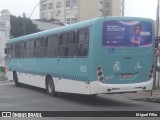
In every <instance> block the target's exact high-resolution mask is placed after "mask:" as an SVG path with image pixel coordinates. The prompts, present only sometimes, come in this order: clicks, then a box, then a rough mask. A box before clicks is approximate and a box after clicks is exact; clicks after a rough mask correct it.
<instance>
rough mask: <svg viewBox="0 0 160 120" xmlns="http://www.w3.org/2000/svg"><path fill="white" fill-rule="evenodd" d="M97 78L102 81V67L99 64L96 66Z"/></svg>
mask: <svg viewBox="0 0 160 120" xmlns="http://www.w3.org/2000/svg"><path fill="white" fill-rule="evenodd" d="M97 78H98V81H100V82H104V75H103V69H102V66H101V65H99V66H98V67H97Z"/></svg>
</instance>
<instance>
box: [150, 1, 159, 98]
mask: <svg viewBox="0 0 160 120" xmlns="http://www.w3.org/2000/svg"><path fill="white" fill-rule="evenodd" d="M156 14H157V15H156V37H158V36H159V35H158V34H159V0H158V2H157V12H156ZM157 58H158V57H157V55H154V72H153V89H155V88H156V78H157V74H156V72H157V71H156V68H157ZM151 96H152V92H151Z"/></svg>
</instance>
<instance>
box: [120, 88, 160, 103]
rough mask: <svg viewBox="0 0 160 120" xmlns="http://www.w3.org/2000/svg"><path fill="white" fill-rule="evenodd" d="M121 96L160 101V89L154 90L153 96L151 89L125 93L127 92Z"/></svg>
mask: <svg viewBox="0 0 160 120" xmlns="http://www.w3.org/2000/svg"><path fill="white" fill-rule="evenodd" d="M121 96H123V97H126V98H129V99H132V100H139V101H146V102H154V103H160V90H153V91H152V96H151V91H139V92H137V93H125V94H122V95H121Z"/></svg>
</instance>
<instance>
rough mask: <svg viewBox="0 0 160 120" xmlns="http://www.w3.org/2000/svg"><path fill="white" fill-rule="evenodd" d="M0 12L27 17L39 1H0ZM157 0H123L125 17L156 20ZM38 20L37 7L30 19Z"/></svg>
mask: <svg viewBox="0 0 160 120" xmlns="http://www.w3.org/2000/svg"><path fill="white" fill-rule="evenodd" d="M0 1H1V2H0V11H1V10H3V9H8V10H9V11H10V13H11V14H12V15H16V16H22V15H23V12H25V13H26V17H29V16H30V14H31V13H32V10H33V9H34V7H35V6H36V5H37V4H38V3H39V0H0ZM156 4H157V0H125V16H132V17H145V18H151V19H154V20H155V19H156V7H157V5H156ZM38 18H39V5H38V6H37V7H36V9H35V10H34V12H33V14H32V16H31V19H38Z"/></svg>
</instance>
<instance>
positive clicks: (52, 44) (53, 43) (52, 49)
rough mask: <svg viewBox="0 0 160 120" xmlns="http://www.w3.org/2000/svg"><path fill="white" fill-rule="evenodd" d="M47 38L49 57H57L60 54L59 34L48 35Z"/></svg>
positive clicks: (47, 53) (47, 54)
mask: <svg viewBox="0 0 160 120" xmlns="http://www.w3.org/2000/svg"><path fill="white" fill-rule="evenodd" d="M46 39H47V52H46V56H47V57H48V58H56V57H57V56H58V44H59V40H58V39H59V37H58V35H51V36H48V37H47V38H46Z"/></svg>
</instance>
